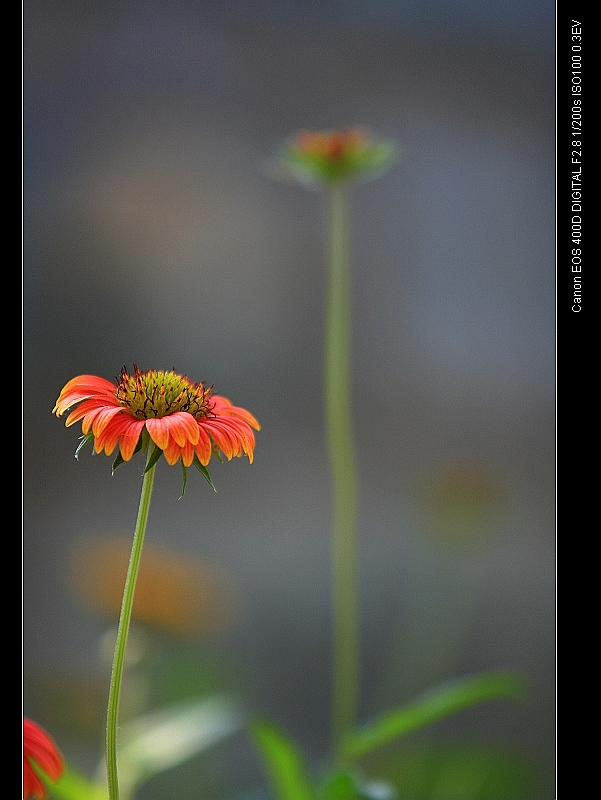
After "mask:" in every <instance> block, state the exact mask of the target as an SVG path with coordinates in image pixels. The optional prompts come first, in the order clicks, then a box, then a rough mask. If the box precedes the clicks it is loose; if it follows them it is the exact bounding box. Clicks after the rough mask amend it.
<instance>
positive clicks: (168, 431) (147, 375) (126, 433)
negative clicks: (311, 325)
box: [53, 366, 260, 473]
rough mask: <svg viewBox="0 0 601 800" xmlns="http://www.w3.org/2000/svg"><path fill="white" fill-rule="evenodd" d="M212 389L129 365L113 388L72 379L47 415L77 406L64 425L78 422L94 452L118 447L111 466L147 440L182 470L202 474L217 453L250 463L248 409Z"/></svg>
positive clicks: (81, 377)
mask: <svg viewBox="0 0 601 800" xmlns="http://www.w3.org/2000/svg"><path fill="white" fill-rule="evenodd" d="M212 390H213V387H212V386H211V387H210V388H208V389H207V388H205V385H204V383H203V382H201V383H194V382H193V381H191V380H190V379H189V378H187V377H185V376H183V375H178V374H177V373H175V372H163V371H162V370H146V371H145V372H141V371H140V370H139V369H138V367H136V366H134V373H133V375H130V374H129V373H128V372H127V370H126V368H125V367H123V369H122V370H121V377H120V378H119V379H118V381H117V383H116V384H114V383H111V382H110V381H107V380H105V379H104V378H98V377H97V376H95V375H79V376H78V377H76V378H73V380H70V381H69V383H67V384H66V386H64V388H63V390H62V391H61V393H60V395H59V397H58V400H57V401H56V405H55V406H54V409H53V413H55V414H56V415H57V417H59V416H60V415H61V414H63V413H64V412H65V411H67V410H69V409H70V408H71V407H72V406H74V405H75V404H76V403H80V405H79V406H78V408H77V409H75V410H74V411H71V413H70V414H69V416H68V417H67V420H66V423H65V424H66V425H67V426H69V425H73V424H75V423H76V422H79V421H80V420H81V428H82V432H83V434H84V441H83V442H82V445H83V444H85V443H86V442H87V441H89V440H90V439H92V440H93V442H94V450H95V452H96V453H100V452H102V451H103V450H104V452H105V453H106V455H110V454H111V453H112V452H113V450H114V449H115V447H116V446H117V445H119V451H120V458H119V457H118V459H117V461H116V462H115V464H117V463H121V460H122V461H129V460H130V459H131V457H132V456H133V455H134V453H136V452H137V451H138V450H140V449H145V447H146V446H147V444H148V441H149V439H150V440H151V441H152V442H153V443H154V444H155V445H156V447H157V448H158V457H160V454H161V453H162V454H163V455H164V456H165V459H166V461H167V463H168V464H171V465H172V464H176V463H177V462H178V461H179V460H180V459H181V463H182V466H183V467H189V466H190V465H191V464H195V465H196V466H200V467H202V468H203V469H202V470H201V471H205V473H206V470H204V468H205V467H206V465H207V464H208V463H209V461H210V459H211V455H213V454H215V455H216V456H217V457H218V458H219V454H220V453H223V455H224V456H225V457H226V458H227V459H228V461H229V460H230V459H232V458H234V457H235V456H241V455H242V454H243V453H244V454H246V455H247V456H248V460H249V461H250V462H251V463H252V460H253V452H254V447H255V435H254V433H253V428H254V429H255V430H257V431H258V430H260V425H259V423H258V422H257V420H256V419H255V418H254V417H253V415H252V414H251V413H250V412H249V411H246V409H244V408H239V407H237V406H234V405H232V404H231V402H230V401H229V400H227V399H226V398H225V397H220V396H219V395H214V394H212ZM82 445H80V447H79V448H78V452H79V449H80V448H81V446H82Z"/></svg>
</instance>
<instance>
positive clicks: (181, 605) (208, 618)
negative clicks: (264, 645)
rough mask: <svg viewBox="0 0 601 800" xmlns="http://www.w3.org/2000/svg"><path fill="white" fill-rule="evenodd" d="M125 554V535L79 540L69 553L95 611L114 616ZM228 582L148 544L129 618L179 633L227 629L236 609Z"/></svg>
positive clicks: (76, 580)
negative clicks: (71, 553)
mask: <svg viewBox="0 0 601 800" xmlns="http://www.w3.org/2000/svg"><path fill="white" fill-rule="evenodd" d="M129 555H130V544H129V540H128V539H126V538H123V539H121V538H112V537H111V538H104V539H95V540H93V541H86V542H80V543H79V545H78V546H77V547H76V549H75V551H74V557H73V563H72V576H73V582H74V585H75V589H76V591H77V593H78V595H79V597H80V598H81V599H83V600H84V601H85V602H86V603H87V604H88V605H89V606H91V607H92V608H93V609H94V610H95V611H98V612H100V613H101V614H104V615H105V616H107V617H109V618H110V619H111V620H112V619H117V617H118V615H119V609H120V607H121V596H122V594H123V584H124V582H125V573H126V571H127V564H128V560H129ZM236 594H237V593H236V591H235V589H234V586H233V581H232V580H231V579H230V578H229V576H228V575H226V574H225V573H222V572H221V571H220V570H218V569H216V568H214V567H210V566H208V565H206V564H204V563H202V562H200V561H197V560H195V559H193V558H191V557H189V556H183V555H179V554H178V553H175V552H173V551H172V550H170V549H168V548H165V547H159V546H157V545H152V544H149V543H148V542H147V543H146V544H145V546H144V557H143V559H142V562H141V564H140V571H139V573H138V579H137V583H136V596H135V599H134V604H133V610H132V618H133V619H134V620H137V621H138V622H141V623H144V624H147V625H151V626H152V627H154V628H157V629H159V630H163V631H167V632H169V633H175V634H181V635H203V636H206V635H214V634H216V633H219V632H221V631H223V630H225V629H227V628H229V627H230V626H231V625H232V624H233V621H234V619H235V615H236V609H237V607H238V602H237V596H236Z"/></svg>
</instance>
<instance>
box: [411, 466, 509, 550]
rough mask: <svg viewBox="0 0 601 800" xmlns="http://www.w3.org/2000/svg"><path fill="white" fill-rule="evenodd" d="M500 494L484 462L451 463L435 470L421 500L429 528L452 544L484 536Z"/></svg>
mask: <svg viewBox="0 0 601 800" xmlns="http://www.w3.org/2000/svg"><path fill="white" fill-rule="evenodd" d="M502 496H503V489H502V485H501V481H500V480H499V478H498V477H497V476H496V475H494V474H492V473H491V472H490V470H489V469H488V468H487V467H486V466H485V465H483V464H469V463H461V462H458V463H453V464H447V465H445V466H444V467H442V468H439V469H438V470H436V472H435V473H434V475H432V476H431V477H430V479H429V481H428V485H427V486H426V487H425V493H424V495H423V499H422V502H423V503H424V510H425V511H426V515H425V520H427V522H428V525H427V527H428V529H429V531H430V533H432V534H433V535H434V536H435V538H437V539H439V540H444V541H445V542H447V543H448V544H451V545H459V546H465V545H472V544H475V543H476V542H478V541H480V540H482V539H483V538H485V537H486V534H487V533H488V532H489V529H490V525H491V522H492V520H493V517H494V514H495V512H496V511H497V510H498V508H499V505H500V502H501V499H502Z"/></svg>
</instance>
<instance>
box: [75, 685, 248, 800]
mask: <svg viewBox="0 0 601 800" xmlns="http://www.w3.org/2000/svg"><path fill="white" fill-rule="evenodd" d="M244 724H245V720H244V719H243V714H242V712H241V710H240V708H239V707H238V705H237V703H235V702H234V700H233V699H232V698H230V697H228V696H226V695H214V696H211V697H203V698H201V699H200V700H196V701H191V702H190V701H184V702H181V703H175V704H173V705H170V706H167V707H166V708H160V709H158V710H157V711H153V712H150V713H148V714H145V715H144V716H142V717H140V718H138V719H136V720H132V721H131V722H129V723H127V724H126V725H124V726H123V727H122V728H121V729H120V731H119V735H120V739H121V746H120V750H119V781H120V784H121V793H122V795H123V796H124V797H126V796H132V795H133V793H134V790H135V788H136V787H138V786H139V785H140V784H141V783H143V782H144V781H147V780H148V779H149V778H151V777H153V776H154V775H157V774H158V773H160V772H163V771H164V770H166V769H171V768H172V767H175V766H177V765H178V764H181V763H182V762H184V761H187V760H188V759H190V758H192V757H193V756H195V755H197V754H198V753H201V752H203V751H205V750H207V749H208V748H209V747H212V746H213V745H214V744H217V742H219V741H221V740H223V739H225V738H227V737H228V736H231V735H232V734H234V733H236V732H238V731H240V730H242V728H243V726H244ZM81 800H83V798H82V799H81Z"/></svg>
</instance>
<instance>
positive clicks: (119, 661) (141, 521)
mask: <svg viewBox="0 0 601 800" xmlns="http://www.w3.org/2000/svg"><path fill="white" fill-rule="evenodd" d="M152 450H153V448H152V447H150V448H149V453H148V462H147V465H148V463H150V456H151V455H152ZM155 468H156V465H153V466H152V467H151V468H150V469H149V470H148V471H147V472H145V473H144V479H143V481H142V493H141V496H140V506H139V509H138V520H137V522H136V529H135V531H134V541H133V545H132V549H131V555H130V559H129V566H128V568H127V576H126V578H125V587H124V589H123V602H122V604H121V615H120V617H119V627H118V629H117V642H116V644H115V656H114V658H113V669H112V673H111V685H110V690H109V702H108V712H107V719H106V771H107V777H108V788H109V798H110V800H119V779H118V775H117V717H118V713H119V696H120V694H121V680H122V677H123V665H124V663H125V648H126V646H127V635H128V633H129V624H130V621H131V611H132V607H133V603H134V592H135V588H136V579H137V577H138V569H139V567H140V558H141V555H142V545H143V543H144V534H145V532H146V523H147V522H148V509H149V508H150V498H151V496H152V485H153V482H154V472H155Z"/></svg>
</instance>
